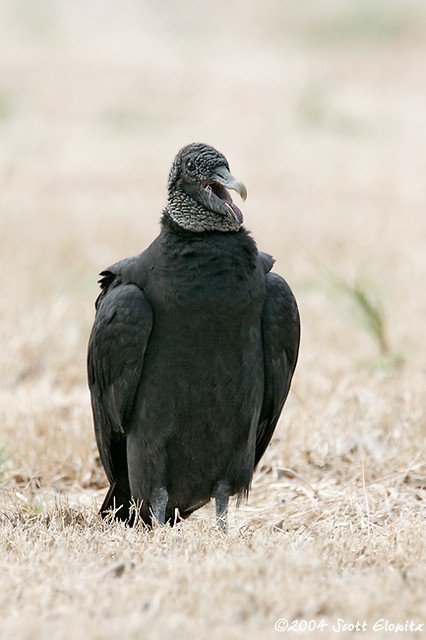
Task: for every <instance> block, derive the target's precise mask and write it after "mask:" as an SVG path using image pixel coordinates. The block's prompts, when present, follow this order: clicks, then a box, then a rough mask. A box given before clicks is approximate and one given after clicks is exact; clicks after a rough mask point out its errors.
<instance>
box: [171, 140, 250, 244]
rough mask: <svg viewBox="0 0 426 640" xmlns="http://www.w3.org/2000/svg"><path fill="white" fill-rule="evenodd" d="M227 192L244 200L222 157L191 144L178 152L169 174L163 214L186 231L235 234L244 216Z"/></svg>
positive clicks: (242, 190)
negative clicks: (165, 206) (238, 195)
mask: <svg viewBox="0 0 426 640" xmlns="http://www.w3.org/2000/svg"><path fill="white" fill-rule="evenodd" d="M228 189H232V190H233V191H236V192H237V193H239V194H240V196H241V198H242V199H243V200H245V199H246V197H247V189H246V188H245V186H244V184H243V183H242V182H240V181H239V180H237V179H236V178H234V176H233V175H232V174H231V173H230V171H229V165H228V161H227V159H226V158H225V156H223V155H222V154H221V153H219V151H216V149H214V148H213V147H209V146H208V145H206V144H197V143H194V144H190V145H188V146H186V147H184V148H183V149H181V150H180V151H179V153H178V154H177V156H176V158H175V159H174V162H173V165H172V168H171V170H170V174H169V181H168V200H167V209H166V211H167V213H168V215H169V216H170V218H171V219H172V220H173V221H174V222H175V223H176V224H178V225H179V226H180V227H182V228H184V229H186V230H187V231H194V232H200V231H238V229H239V228H240V227H241V225H242V222H243V215H242V213H241V211H240V210H239V208H238V207H237V205H236V204H234V202H233V201H232V198H231V194H230V193H229V191H228Z"/></svg>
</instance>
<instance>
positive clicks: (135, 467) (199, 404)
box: [100, 224, 265, 515]
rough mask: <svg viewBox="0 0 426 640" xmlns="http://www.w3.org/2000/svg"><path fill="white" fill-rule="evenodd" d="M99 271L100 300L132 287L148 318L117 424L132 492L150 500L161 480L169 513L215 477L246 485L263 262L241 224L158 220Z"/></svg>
mask: <svg viewBox="0 0 426 640" xmlns="http://www.w3.org/2000/svg"><path fill="white" fill-rule="evenodd" d="M108 271H109V273H111V274H113V276H114V277H110V279H111V283H110V285H109V286H110V290H108V289H107V290H106V292H105V294H104V296H103V297H104V299H103V300H101V301H100V306H101V305H102V304H105V303H106V302H107V300H108V296H110V295H114V292H115V291H116V289H117V286H118V287H121V288H124V287H125V286H129V284H134V285H136V286H137V287H138V288H139V289H140V290H141V291H143V293H144V294H145V296H146V299H147V301H148V303H149V305H150V307H151V309H152V317H153V320H152V329H151V333H150V336H149V341H148V346H147V348H146V352H145V354H140V358H144V362H143V369H142V372H141V376H140V380H139V384H138V388H137V391H136V393H135V398H134V403H133V407H132V410H131V412H130V413H127V414H126V416H125V422H124V424H123V430H124V432H125V438H126V441H127V446H126V451H127V465H128V472H129V481H130V487H131V493H132V495H133V496H134V495H135V494H136V495H137V496H138V497H139V498H141V499H144V500H146V501H148V502H149V499H150V496H151V494H152V491H153V489H155V488H156V487H159V486H165V487H166V488H167V491H168V493H169V505H168V511H169V512H170V514H171V515H172V514H173V511H174V509H176V508H177V509H179V511H180V513H181V514H184V513H185V512H190V511H192V510H194V509H195V508H197V507H198V506H201V505H202V504H204V503H206V502H207V501H208V500H209V499H210V498H211V496H212V495H213V491H214V489H215V486H216V485H217V483H218V482H220V481H224V480H226V481H227V482H228V483H229V485H230V490H231V494H235V493H237V494H241V493H242V492H246V491H247V490H248V488H249V485H250V481H251V477H252V474H253V469H254V459H255V447H256V431H257V426H258V423H259V417H260V411H261V406H262V401H263V396H264V356H263V347H262V325H261V315H262V308H263V304H264V297H265V267H264V265H263V263H262V261H259V259H258V252H257V248H256V245H255V243H254V241H253V240H252V239H251V237H250V236H249V235H248V234H247V233H246V232H245V231H244V230H240V231H238V232H236V233H226V234H224V233H220V232H208V233H203V234H193V233H190V234H189V233H188V232H185V231H183V230H179V229H178V228H176V226H175V225H173V224H172V225H167V224H166V225H165V226H164V229H163V231H162V233H161V234H160V236H159V237H158V238H157V239H156V240H155V241H154V243H153V244H152V245H151V246H150V247H149V248H148V249H147V250H146V251H145V252H144V253H142V254H141V255H140V256H137V257H136V258H131V259H129V260H125V261H123V262H121V263H118V264H117V265H115V266H113V267H111V268H110V269H109V270H108ZM118 282H119V283H120V284H118V285H117V283H118ZM135 302H136V303H137V296H135ZM128 304H130V305H131V304H132V301H131V299H129V301H128ZM117 346H118V345H117ZM112 348H113V347H112ZM137 355H138V354H137V353H135V356H136V357H137ZM122 462H123V461H122ZM115 475H117V474H116V473H115Z"/></svg>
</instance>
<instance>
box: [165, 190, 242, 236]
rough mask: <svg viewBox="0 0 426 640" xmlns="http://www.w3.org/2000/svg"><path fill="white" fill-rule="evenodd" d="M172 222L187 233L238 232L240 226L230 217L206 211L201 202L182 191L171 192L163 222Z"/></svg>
mask: <svg viewBox="0 0 426 640" xmlns="http://www.w3.org/2000/svg"><path fill="white" fill-rule="evenodd" d="M169 220H172V221H173V222H174V223H175V224H176V225H178V227H180V228H181V229H184V230H185V231H191V232H194V233H200V232H203V231H223V232H229V231H238V230H239V228H240V225H238V224H237V222H235V220H233V219H232V218H231V217H230V216H228V215H221V214H218V213H215V212H214V211H210V210H209V209H206V208H205V207H204V206H203V205H202V204H201V203H200V202H197V201H196V200H195V199H194V198H192V197H191V196H189V195H188V194H187V193H185V192H184V191H182V190H180V189H176V190H174V191H172V192H169V198H168V201H167V207H166V209H165V210H164V212H163V222H165V223H167V222H168V221H169Z"/></svg>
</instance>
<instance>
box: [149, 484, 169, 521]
mask: <svg viewBox="0 0 426 640" xmlns="http://www.w3.org/2000/svg"><path fill="white" fill-rule="evenodd" d="M168 499H169V494H168V493H167V489H166V487H160V488H159V489H154V491H153V492H152V496H151V510H152V517H153V519H154V520H156V521H157V522H158V523H159V524H166V506H167V500H168Z"/></svg>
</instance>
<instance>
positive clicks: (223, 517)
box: [214, 480, 230, 534]
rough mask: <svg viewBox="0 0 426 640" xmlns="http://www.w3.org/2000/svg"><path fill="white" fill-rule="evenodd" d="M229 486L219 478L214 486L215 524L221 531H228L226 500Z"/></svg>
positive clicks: (227, 499) (227, 500)
mask: <svg viewBox="0 0 426 640" xmlns="http://www.w3.org/2000/svg"><path fill="white" fill-rule="evenodd" d="M229 491H230V487H229V484H228V482H225V481H223V480H221V481H220V482H218V484H217V486H216V490H215V492H214V499H215V503H216V524H217V526H218V527H219V529H220V530H221V531H222V532H223V533H225V534H226V533H227V532H228V502H229Z"/></svg>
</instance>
